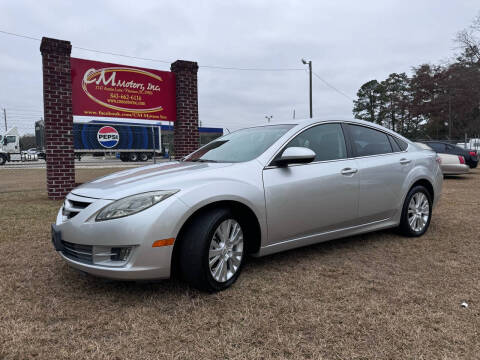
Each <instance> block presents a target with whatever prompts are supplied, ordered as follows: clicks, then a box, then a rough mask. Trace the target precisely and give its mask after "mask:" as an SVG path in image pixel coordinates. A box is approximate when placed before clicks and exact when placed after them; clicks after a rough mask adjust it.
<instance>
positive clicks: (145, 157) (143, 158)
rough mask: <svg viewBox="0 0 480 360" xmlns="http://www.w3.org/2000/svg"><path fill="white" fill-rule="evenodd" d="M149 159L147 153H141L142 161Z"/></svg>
mask: <svg viewBox="0 0 480 360" xmlns="http://www.w3.org/2000/svg"><path fill="white" fill-rule="evenodd" d="M147 160H148V155H147V153H141V154H140V161H147Z"/></svg>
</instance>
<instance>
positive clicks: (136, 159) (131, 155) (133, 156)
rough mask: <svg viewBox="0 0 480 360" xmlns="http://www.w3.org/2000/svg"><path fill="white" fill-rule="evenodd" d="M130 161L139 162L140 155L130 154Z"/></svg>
mask: <svg viewBox="0 0 480 360" xmlns="http://www.w3.org/2000/svg"><path fill="white" fill-rule="evenodd" d="M128 160H129V161H138V154H137V153H134V152H132V153H129V154H128Z"/></svg>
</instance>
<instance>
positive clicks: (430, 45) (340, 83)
mask: <svg viewBox="0 0 480 360" xmlns="http://www.w3.org/2000/svg"><path fill="white" fill-rule="evenodd" d="M479 10H480V3H479V2H478V0H472V1H469V0H459V1H447V0H428V1H427V0H416V1H411V0H403V1H387V0H383V1H353V0H352V1H318V0H317V1H261V0H254V1H245V0H244V1H238V2H235V1H199V0H197V1H180V0H177V1H174V2H173V1H172V2H166V1H158V0H157V1H155V0H152V1H146V0H142V1H119V0H115V1H95V2H93V1H47V0H44V1H20V0H17V1H8V2H7V1H2V5H1V11H0V24H1V25H0V30H3V31H8V32H13V33H19V34H25V35H28V36H32V37H36V38H41V37H42V36H48V37H53V38H57V39H63V40H69V41H71V42H72V45H73V46H79V47H85V48H91V49H98V50H103V51H110V52H115V53H121V54H127V55H133V56H138V57H147V58H155V59H161V60H166V61H172V62H173V61H174V60H176V59H185V60H191V61H197V62H198V64H199V65H200V66H202V65H216V66H225V67H241V68H299V69H301V68H306V67H305V66H304V65H302V64H301V62H300V59H301V58H302V57H304V58H306V59H309V60H312V61H313V69H314V71H315V72H316V73H317V74H319V75H320V76H321V77H322V78H323V79H325V80H326V81H327V82H329V83H330V84H332V85H333V86H335V87H336V88H338V89H340V90H341V91H342V92H343V93H345V94H346V95H347V96H343V95H341V94H339V93H337V92H335V91H334V90H332V89H331V88H329V87H327V86H326V85H325V84H323V83H322V82H321V81H320V80H319V79H317V78H315V77H314V78H313V104H314V106H313V107H314V109H313V112H314V116H315V117H319V118H350V117H351V116H352V100H351V99H349V98H348V97H350V98H354V97H355V94H356V91H357V90H358V88H359V87H360V86H361V85H362V84H363V83H365V82H366V81H369V80H371V79H378V80H382V79H384V78H385V77H386V76H388V74H390V73H392V72H403V71H405V72H407V73H408V72H410V69H411V67H412V66H417V65H419V64H422V63H426V62H429V63H439V62H441V61H445V60H448V59H449V58H451V57H452V56H453V55H454V53H455V51H456V50H455V49H454V47H455V44H454V43H453V41H452V39H453V38H454V36H455V34H456V32H457V31H459V30H461V29H463V28H465V27H467V26H468V25H469V24H470V23H471V21H472V19H473V17H474V16H475V15H476V14H477V13H478V12H479ZM0 44H1V49H2V50H1V52H0V79H1V86H0V106H2V107H5V108H6V109H7V116H8V118H9V124H11V125H10V126H12V125H18V126H19V128H20V129H21V130H22V132H24V131H26V130H29V129H31V130H32V131H33V123H34V121H35V120H37V119H38V118H39V117H40V116H42V111H43V103H42V72H41V56H40V51H39V46H40V43H39V42H38V41H32V40H27V39H22V38H15V37H11V36H7V35H4V34H0ZM72 56H74V57H79V58H85V59H92V60H99V61H108V62H113V63H119V64H125V65H137V66H142V67H147V68H154V69H159V70H169V65H168V64H163V63H159V62H152V61H142V60H132V59H125V58H121V57H116V56H109V55H102V54H98V53H92V52H88V51H84V50H79V49H76V48H74V49H73V51H72ZM198 78H199V113H200V120H201V121H202V124H203V125H204V126H219V127H224V128H225V127H226V128H229V129H230V130H232V129H237V128H239V127H243V126H247V125H250V124H259V123H263V122H265V115H273V117H274V120H288V119H291V118H292V114H293V110H294V109H295V111H296V116H297V118H302V117H307V116H308V74H307V73H306V72H305V71H303V70H300V71H282V72H274V71H270V72H269V71H265V72H258V71H234V70H214V69H209V68H200V70H199V73H198ZM0 128H1V129H2V131H3V130H4V128H3V121H2V126H0Z"/></svg>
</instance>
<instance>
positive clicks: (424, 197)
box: [399, 185, 432, 237]
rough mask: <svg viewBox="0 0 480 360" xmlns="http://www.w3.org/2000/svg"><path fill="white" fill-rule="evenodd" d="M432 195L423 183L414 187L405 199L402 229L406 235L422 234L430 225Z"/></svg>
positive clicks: (401, 222)
mask: <svg viewBox="0 0 480 360" xmlns="http://www.w3.org/2000/svg"><path fill="white" fill-rule="evenodd" d="M431 218H432V196H431V195H430V192H429V191H428V190H427V189H426V188H425V187H424V186H421V185H417V186H415V187H413V188H412V189H411V190H410V191H409V192H408V195H407V197H406V199H405V203H404V204H403V209H402V218H401V220H400V226H399V228H400V231H401V232H402V233H403V234H404V235H406V236H412V237H414V236H422V235H423V234H425V232H426V231H427V230H428V227H429V226H430V220H431Z"/></svg>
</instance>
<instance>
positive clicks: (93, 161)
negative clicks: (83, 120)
mask: <svg viewBox="0 0 480 360" xmlns="http://www.w3.org/2000/svg"><path fill="white" fill-rule="evenodd" d="M164 161H168V160H166V159H158V158H157V159H156V162H157V163H158V162H164ZM150 164H153V160H148V161H145V162H123V161H121V160H120V159H116V158H109V157H106V158H102V157H93V156H85V157H82V160H81V161H78V160H75V168H77V169H99V168H118V167H123V168H134V167H139V166H145V165H150ZM45 167H46V163H45V161H44V160H38V161H27V162H8V163H6V164H5V165H3V166H0V170H1V169H45Z"/></svg>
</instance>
